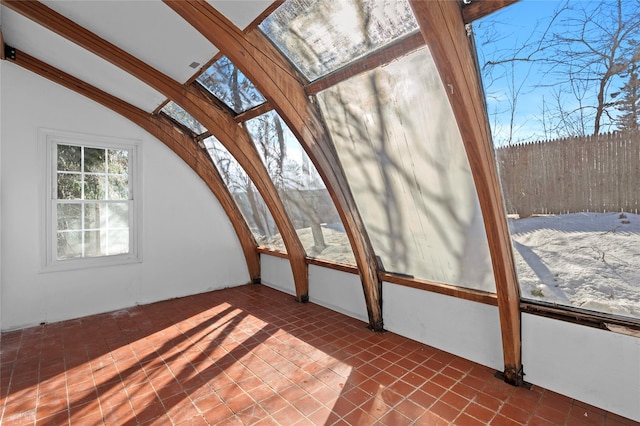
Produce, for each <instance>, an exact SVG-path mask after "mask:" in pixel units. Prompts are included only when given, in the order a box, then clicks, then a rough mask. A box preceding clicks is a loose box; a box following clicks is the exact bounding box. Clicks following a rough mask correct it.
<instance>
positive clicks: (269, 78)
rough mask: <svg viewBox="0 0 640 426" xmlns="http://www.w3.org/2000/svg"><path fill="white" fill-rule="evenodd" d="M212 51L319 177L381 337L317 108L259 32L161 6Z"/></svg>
mask: <svg viewBox="0 0 640 426" xmlns="http://www.w3.org/2000/svg"><path fill="white" fill-rule="evenodd" d="M165 3H166V4H167V5H168V6H169V7H171V8H172V9H173V10H174V11H176V13H178V14H179V15H180V16H182V17H183V18H184V19H185V20H186V21H187V22H189V23H190V24H191V25H192V26H193V27H194V28H195V29H197V30H198V31H199V32H200V33H201V34H203V35H204V36H205V37H206V38H207V39H208V40H209V41H211V42H212V43H213V44H214V45H215V46H217V47H218V48H219V49H220V51H221V52H223V53H224V54H225V55H226V56H227V57H228V58H229V59H230V60H231V61H232V62H233V63H234V65H235V66H236V67H238V68H239V69H240V70H241V71H242V73H243V74H244V75H246V76H247V77H248V78H249V79H250V80H251V81H252V82H253V84H255V85H256V87H257V88H258V90H259V91H260V92H261V93H262V95H263V96H264V97H265V98H267V100H268V101H269V103H270V104H271V105H272V106H273V107H274V109H275V110H276V111H277V112H278V113H279V114H280V116H281V117H282V119H283V120H284V121H285V122H286V123H287V125H288V126H289V128H290V129H291V131H292V132H293V133H294V134H295V136H296V137H297V138H298V140H299V141H300V143H301V144H302V146H303V148H304V149H305V151H306V152H307V154H308V155H309V158H310V159H311V161H312V162H313V164H314V165H315V167H316V168H317V170H318V172H319V173H320V175H321V176H322V178H323V180H324V182H325V184H326V186H327V189H328V191H329V193H330V194H331V197H332V199H333V201H334V203H335V205H336V208H337V210H338V214H339V215H340V218H341V219H342V222H343V224H344V226H345V230H346V233H347V236H348V237H349V241H350V243H351V247H352V250H353V253H354V256H355V258H356V264H357V266H358V270H359V273H360V277H361V280H362V285H363V291H364V296H365V302H366V305H367V311H368V315H369V326H370V327H371V328H372V329H374V330H378V331H381V330H382V329H383V321H382V299H381V290H382V282H381V281H380V279H379V277H378V273H377V269H378V264H377V260H376V257H375V255H374V251H373V248H372V246H371V242H370V241H369V238H368V234H367V231H366V228H365V226H364V222H363V220H362V218H361V217H360V214H359V213H358V209H357V207H356V203H355V200H354V198H353V195H352V193H351V189H350V188H349V185H348V183H347V179H346V176H345V173H344V170H343V169H342V166H341V164H340V161H339V160H338V156H337V153H336V152H335V149H334V147H333V144H332V142H331V138H330V135H329V134H328V132H327V130H326V128H325V126H324V125H323V123H322V121H321V119H320V118H319V117H320V113H319V111H318V109H317V107H316V106H315V105H314V104H313V103H312V102H311V101H310V99H309V97H308V96H307V94H306V93H305V90H304V85H303V84H302V82H301V78H300V77H299V75H298V73H297V71H296V70H295V69H294V68H293V67H292V66H291V64H290V63H289V62H288V61H287V60H286V59H285V58H284V57H283V56H282V54H281V53H280V52H279V51H278V50H277V49H276V48H275V47H274V46H273V45H272V44H271V43H270V42H269V41H268V40H267V39H266V38H265V37H264V35H263V34H262V33H261V32H260V31H251V32H248V33H246V34H245V33H243V32H242V31H241V30H240V29H239V28H237V27H236V26H235V25H234V24H233V23H231V22H230V21H229V20H228V19H227V18H226V17H224V16H223V15H222V14H221V13H220V12H218V11H217V10H216V9H214V8H213V7H212V6H211V5H210V4H209V3H207V2H206V1H167V0H165Z"/></svg>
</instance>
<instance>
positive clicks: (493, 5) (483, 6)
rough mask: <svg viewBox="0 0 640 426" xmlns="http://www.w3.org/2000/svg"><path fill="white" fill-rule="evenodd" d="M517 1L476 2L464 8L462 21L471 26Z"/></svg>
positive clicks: (488, 0) (487, 0)
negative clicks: (477, 20) (472, 23)
mask: <svg viewBox="0 0 640 426" xmlns="http://www.w3.org/2000/svg"><path fill="white" fill-rule="evenodd" d="M517 1H519V0H474V1H472V2H471V3H469V4H465V5H464V6H462V20H463V21H464V23H465V24H470V23H471V22H473V21H475V20H476V19H480V18H484V17H485V16H487V15H490V14H492V13H493V12H496V11H498V10H500V9H502V8H503V7H506V6H509V5H512V4H513V3H516V2H517Z"/></svg>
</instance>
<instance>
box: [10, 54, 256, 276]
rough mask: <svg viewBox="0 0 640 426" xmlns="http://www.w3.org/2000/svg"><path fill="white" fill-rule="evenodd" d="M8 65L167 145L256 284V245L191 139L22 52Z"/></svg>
mask: <svg viewBox="0 0 640 426" xmlns="http://www.w3.org/2000/svg"><path fill="white" fill-rule="evenodd" d="M11 62H13V63H15V64H17V65H19V66H21V67H22V68H25V69H27V70H29V71H31V72H33V73H35V74H37V75H39V76H41V77H44V78H46V79H48V80H51V81H53V82H54V83H57V84H59V85H61V86H64V87H66V88H68V89H70V90H73V91H75V92H77V93H79V94H81V95H83V96H85V97H87V98H89V99H91V100H93V101H95V102H97V103H99V104H101V105H103V106H105V107H107V108H109V109H111V110H113V111H114V112H116V113H118V114H120V115H122V116H123V117H125V118H127V119H128V120H130V121H132V122H133V123H135V124H137V125H138V126H140V127H142V128H143V129H144V130H146V131H147V132H149V133H150V134H152V135H153V136H155V137H156V138H157V139H158V140H160V141H161V142H163V143H164V144H165V145H167V146H168V147H169V148H170V149H171V150H172V151H173V152H174V153H176V154H177V155H178V156H179V157H180V158H181V159H182V160H183V161H184V162H185V163H187V165H189V167H191V169H193V171H195V172H196V173H197V174H198V176H200V178H201V179H202V180H203V181H204V182H205V184H206V185H207V186H208V187H209V189H210V190H211V192H212V193H213V194H214V195H215V197H216V198H217V199H218V201H219V202H220V205H221V206H222V208H223V210H224V211H225V213H226V214H227V216H228V217H229V220H231V225H232V226H233V229H234V230H235V232H236V234H237V236H238V239H239V240H240V245H241V246H242V251H243V253H244V256H245V259H246V262H247V268H248V270H249V276H250V277H251V280H252V281H256V280H258V279H259V278H260V257H259V254H258V252H257V250H256V247H257V244H256V241H255V239H254V237H253V234H252V233H251V230H250V229H249V227H248V225H247V223H246V221H245V220H244V218H243V216H242V213H241V212H240V210H239V209H238V206H237V205H236V203H235V202H234V200H233V197H232V196H231V194H230V193H229V190H228V189H227V186H226V185H225V183H224V181H223V180H222V177H221V176H220V174H219V173H218V172H217V170H216V169H215V168H214V167H211V159H210V158H209V156H208V154H207V153H205V152H204V151H203V150H202V149H199V148H198V145H197V143H196V141H195V140H194V139H193V138H192V137H190V136H189V135H187V134H186V133H184V132H182V131H181V130H180V129H179V128H177V127H176V126H174V125H173V123H172V122H171V121H170V120H168V119H167V118H165V117H164V116H162V115H151V114H148V113H146V112H145V111H143V110H141V109H139V108H137V107H135V106H133V105H131V104H129V103H127V102H125V101H123V100H121V99H119V98H116V97H114V96H113V95H110V94H109V93H106V92H104V91H102V90H100V89H98V88H96V87H93V86H91V85H90V84H88V83H85V82H83V81H81V80H79V79H77V78H76V77H73V76H71V75H69V74H67V73H65V72H64V71H61V70H59V69H57V68H54V67H52V66H51V65H48V64H46V63H44V62H42V61H40V60H38V59H36V58H34V57H32V56H30V55H28V54H26V53H24V52H21V51H16V57H15V59H13V60H11Z"/></svg>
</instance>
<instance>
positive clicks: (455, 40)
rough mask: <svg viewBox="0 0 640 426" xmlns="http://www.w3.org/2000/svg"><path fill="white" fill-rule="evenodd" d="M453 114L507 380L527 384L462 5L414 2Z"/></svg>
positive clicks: (504, 231) (506, 240) (505, 233)
mask: <svg viewBox="0 0 640 426" xmlns="http://www.w3.org/2000/svg"><path fill="white" fill-rule="evenodd" d="M410 4H411V7H412V8H413V11H414V14H415V16H416V19H417V21H418V23H419V25H420V30H421V32H422V35H423V37H424V39H425V41H426V43H427V46H428V47H429V49H430V51H431V55H432V57H433V59H434V61H435V64H436V67H437V68H438V72H439V74H440V78H441V79H442V81H443V83H444V84H445V85H447V87H448V88H449V90H447V91H446V92H447V95H448V97H449V102H450V103H451V107H452V108H453V113H454V115H455V118H456V121H457V123H458V127H459V129H460V134H461V136H462V140H463V142H464V146H465V149H466V151H467V157H468V159H469V164H470V166H471V172H472V174H473V178H474V181H475V185H476V191H477V192H478V198H479V201H480V207H481V209H482V215H483V217H484V224H485V229H486V232H487V239H488V242H489V251H490V253H491V262H492V266H493V274H494V276H495V280H496V292H497V297H498V310H499V312H500V326H501V331H502V349H503V355H504V364H505V367H504V379H505V381H506V382H508V383H511V384H513V385H519V384H521V383H522V376H523V373H522V360H521V337H520V306H519V305H520V289H519V287H518V281H517V278H516V272H515V267H514V263H513V254H512V251H511V241H510V237H509V230H508V228H507V220H506V215H505V211H504V206H503V200H502V196H501V193H500V184H499V181H498V174H497V169H496V163H495V158H494V153H493V148H492V142H491V133H490V130H489V124H488V123H489V121H488V117H487V112H486V110H485V108H484V101H483V98H482V91H481V89H480V88H481V87H482V86H481V84H482V83H481V81H480V78H479V76H478V70H477V68H476V65H475V61H474V56H473V55H474V53H473V52H472V51H471V44H470V42H469V40H468V38H467V34H466V30H465V24H464V21H463V17H462V10H461V4H462V3H461V2H457V1H447V0H437V1H435V0H434V1H424V0H410Z"/></svg>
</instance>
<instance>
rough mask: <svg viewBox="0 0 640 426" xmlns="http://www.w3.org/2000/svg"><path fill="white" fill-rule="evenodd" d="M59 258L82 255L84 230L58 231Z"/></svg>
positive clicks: (72, 257) (71, 257)
mask: <svg viewBox="0 0 640 426" xmlns="http://www.w3.org/2000/svg"><path fill="white" fill-rule="evenodd" d="M57 237H58V249H57V253H56V254H57V259H58V260H65V259H74V258H78V257H82V232H80V231H77V232H58V233H57Z"/></svg>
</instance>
